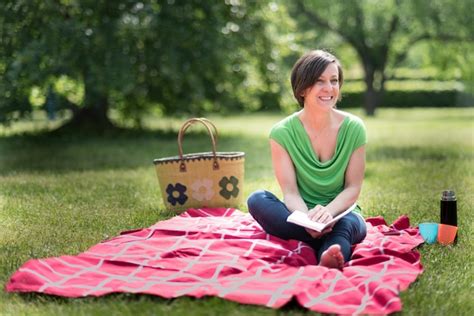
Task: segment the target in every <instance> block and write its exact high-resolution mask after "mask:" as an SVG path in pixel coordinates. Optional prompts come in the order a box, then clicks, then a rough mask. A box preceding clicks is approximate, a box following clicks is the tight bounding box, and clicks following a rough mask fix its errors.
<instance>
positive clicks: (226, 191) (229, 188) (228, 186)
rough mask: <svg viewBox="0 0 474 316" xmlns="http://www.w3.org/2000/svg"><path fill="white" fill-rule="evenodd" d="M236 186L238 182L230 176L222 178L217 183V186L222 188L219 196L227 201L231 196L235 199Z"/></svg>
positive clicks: (237, 191) (237, 192)
mask: <svg viewBox="0 0 474 316" xmlns="http://www.w3.org/2000/svg"><path fill="white" fill-rule="evenodd" d="M238 184H239V180H238V179H237V178H236V177H234V176H231V177H230V178H227V177H223V178H222V179H221V181H219V186H220V187H221V188H222V190H221V191H220V192H219V194H220V195H222V196H223V197H224V198H226V199H227V200H228V199H230V197H231V196H233V197H237V195H239V187H238V186H237V185H238Z"/></svg>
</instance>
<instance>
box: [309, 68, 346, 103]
mask: <svg viewBox="0 0 474 316" xmlns="http://www.w3.org/2000/svg"><path fill="white" fill-rule="evenodd" d="M338 98H339V71H338V69H337V65H336V64H335V63H330V64H329V65H328V66H327V67H326V69H325V70H324V72H323V73H322V74H321V76H320V77H319V79H318V80H316V82H315V83H314V85H312V86H311V87H309V88H308V89H306V91H305V94H304V105H305V107H306V106H309V107H318V108H321V109H332V108H333V107H334V106H335V105H336V102H337V100H338Z"/></svg>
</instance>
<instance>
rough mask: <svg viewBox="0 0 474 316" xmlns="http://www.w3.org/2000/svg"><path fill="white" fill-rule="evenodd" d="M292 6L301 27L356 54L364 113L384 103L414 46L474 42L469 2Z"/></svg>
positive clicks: (322, 1) (299, 0) (323, 1)
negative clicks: (392, 74) (390, 79)
mask: <svg viewBox="0 0 474 316" xmlns="http://www.w3.org/2000/svg"><path fill="white" fill-rule="evenodd" d="M291 8H292V13H293V15H294V16H295V20H296V21H297V22H299V23H300V25H301V28H303V29H304V28H313V29H315V30H317V31H322V32H332V33H334V34H337V35H338V36H340V38H341V39H342V40H343V41H345V42H346V43H348V44H349V45H350V46H351V47H352V48H353V49H354V50H355V52H356V54H357V56H358V58H359V61H360V64H361V65H362V68H363V71H364V81H365V84H366V92H365V111H366V113H367V114H368V115H374V114H375V109H376V107H377V106H378V105H380V103H381V102H382V98H383V93H384V89H385V82H386V80H387V76H388V74H389V71H390V70H391V69H394V68H395V67H396V66H397V65H400V64H401V63H403V62H404V61H405V60H406V58H407V56H408V53H409V51H410V49H411V48H412V47H413V46H414V45H416V44H418V43H419V42H421V41H437V42H440V41H443V42H444V41H458V42H463V41H472V34H473V32H472V31H473V30H472V21H470V19H471V17H472V14H469V12H472V8H473V6H472V2H470V1H468V0H465V1H446V0H439V1H436V0H435V1H427V0H420V1H401V0H400V1H399V0H386V1H371V0H364V1H344V0H340V1H335V0H318V1H313V0H311V1H305V0H296V1H295V5H294V6H292V7H291ZM300 16H304V17H305V19H301V18H299V17H300ZM437 47H438V48H439V49H441V48H442V45H437Z"/></svg>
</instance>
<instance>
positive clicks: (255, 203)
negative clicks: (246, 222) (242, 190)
mask: <svg viewBox="0 0 474 316" xmlns="http://www.w3.org/2000/svg"><path fill="white" fill-rule="evenodd" d="M264 200H265V190H257V191H255V192H253V193H252V194H250V196H249V197H248V199H247V207H248V209H249V212H250V214H253V213H254V212H258V210H260V209H261V206H262V204H263V201H264Z"/></svg>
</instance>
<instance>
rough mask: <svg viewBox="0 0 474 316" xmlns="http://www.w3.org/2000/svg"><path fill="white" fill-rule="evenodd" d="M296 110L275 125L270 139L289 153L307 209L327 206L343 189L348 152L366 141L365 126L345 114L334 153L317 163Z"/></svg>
mask: <svg viewBox="0 0 474 316" xmlns="http://www.w3.org/2000/svg"><path fill="white" fill-rule="evenodd" d="M298 113H299V112H296V113H294V114H292V115H290V116H288V117H286V118H285V119H283V120H281V121H280V122H278V123H277V124H275V125H274V126H273V128H272V130H271V131H270V138H271V139H273V140H275V141H276V142H277V143H278V144H280V145H281V146H283V148H285V149H286V151H287V152H288V154H289V155H290V157H291V160H292V161H293V165H294V166H295V172H296V182H297V184H298V191H299V193H300V195H301V197H302V198H303V201H304V202H305V203H306V205H307V206H308V208H313V207H314V206H315V205H317V204H320V205H328V204H329V203H330V202H331V201H332V200H333V199H334V198H335V197H336V196H337V195H338V194H339V193H341V192H342V190H343V189H344V175H345V172H346V169H347V165H348V164H349V160H350V158H351V155H352V153H353V152H354V150H356V149H357V148H359V147H360V146H362V145H364V144H366V143H367V134H366V129H365V125H364V123H363V122H362V120H361V119H360V118H358V117H356V116H354V115H352V114H349V113H346V115H347V116H346V117H345V118H344V121H343V122H342V124H341V126H340V128H339V131H338V134H337V142H336V149H335V152H334V155H333V156H332V158H331V159H329V160H328V161H325V162H320V161H319V158H318V156H317V154H316V153H315V152H314V150H313V146H312V144H311V140H310V139H309V136H308V134H307V133H306V130H305V129H304V126H303V123H302V122H301V121H300V119H299V117H298ZM359 210H360V209H359Z"/></svg>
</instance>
